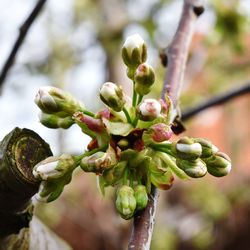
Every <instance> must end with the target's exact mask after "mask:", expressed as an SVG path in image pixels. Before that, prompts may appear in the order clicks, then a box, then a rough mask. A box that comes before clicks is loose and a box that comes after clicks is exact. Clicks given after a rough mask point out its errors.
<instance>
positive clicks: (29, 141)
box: [0, 128, 52, 238]
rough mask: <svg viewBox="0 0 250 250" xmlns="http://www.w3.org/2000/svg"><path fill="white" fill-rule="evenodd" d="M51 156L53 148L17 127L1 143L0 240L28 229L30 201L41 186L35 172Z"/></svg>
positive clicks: (33, 134) (38, 137)
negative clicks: (34, 174)
mask: <svg viewBox="0 0 250 250" xmlns="http://www.w3.org/2000/svg"><path fill="white" fill-rule="evenodd" d="M51 155H52V152H51V150H50V148H49V145H48V144H47V143H46V142H45V141H44V140H43V139H42V138H41V137H40V136H39V135H38V134H36V133H35V132H33V131H32V130H29V129H19V128H15V129H14V130H13V131H11V132H10V133H9V134H8V135H6V136H5V137H4V139H3V140H2V141H1V142H0V201H1V203H0V238H2V237H4V236H6V235H9V234H11V233H18V231H19V230H20V229H21V228H23V227H27V226H28V224H29V220H30V212H29V211H27V209H28V207H29V203H30V198H31V197H32V196H33V195H34V194H35V193H36V192H37V191H38V187H39V184H40V182H38V181H37V180H36V179H35V178H34V177H33V175H32V169H33V167H34V165H35V164H36V163H38V162H40V161H41V160H43V159H45V158H47V157H48V156H51Z"/></svg>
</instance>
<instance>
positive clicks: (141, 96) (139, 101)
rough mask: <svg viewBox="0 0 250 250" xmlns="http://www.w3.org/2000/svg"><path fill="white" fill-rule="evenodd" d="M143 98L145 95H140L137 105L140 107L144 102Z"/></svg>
mask: <svg viewBox="0 0 250 250" xmlns="http://www.w3.org/2000/svg"><path fill="white" fill-rule="evenodd" d="M142 98H143V95H139V98H138V102H137V105H139V104H140V103H141V101H142Z"/></svg>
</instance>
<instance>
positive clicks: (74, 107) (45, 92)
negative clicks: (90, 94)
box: [35, 86, 84, 129]
mask: <svg viewBox="0 0 250 250" xmlns="http://www.w3.org/2000/svg"><path fill="white" fill-rule="evenodd" d="M35 103H36V104H37V106H38V107H39V108H40V110H41V113H40V115H39V119H40V122H41V123H42V124H43V125H44V126H46V127H49V128H64V129H67V128H69V127H70V126H71V125H72V124H73V123H74V121H73V120H72V115H73V114H74V113H75V112H76V111H83V110H84V105H83V104H82V103H81V102H80V101H77V100H76V99H75V98H74V97H73V96H72V95H71V94H69V93H68V92H66V91H63V90H61V89H58V88H55V87H50V86H46V87H42V88H40V89H39V91H38V93H37V95H36V98H35Z"/></svg>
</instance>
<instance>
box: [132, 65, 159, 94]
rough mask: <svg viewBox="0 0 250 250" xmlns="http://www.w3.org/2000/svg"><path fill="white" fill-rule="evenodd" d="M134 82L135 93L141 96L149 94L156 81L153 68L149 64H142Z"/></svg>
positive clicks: (136, 72)
mask: <svg viewBox="0 0 250 250" xmlns="http://www.w3.org/2000/svg"><path fill="white" fill-rule="evenodd" d="M134 80H135V91H136V92H137V93H138V94H140V95H146V94H148V93H149V92H150V90H151V86H152V85H153V84H154V81H155V73H154V70H153V68H152V67H151V66H150V65H148V64H147V63H143V64H140V65H139V66H138V68H137V69H136V71H135V76H134Z"/></svg>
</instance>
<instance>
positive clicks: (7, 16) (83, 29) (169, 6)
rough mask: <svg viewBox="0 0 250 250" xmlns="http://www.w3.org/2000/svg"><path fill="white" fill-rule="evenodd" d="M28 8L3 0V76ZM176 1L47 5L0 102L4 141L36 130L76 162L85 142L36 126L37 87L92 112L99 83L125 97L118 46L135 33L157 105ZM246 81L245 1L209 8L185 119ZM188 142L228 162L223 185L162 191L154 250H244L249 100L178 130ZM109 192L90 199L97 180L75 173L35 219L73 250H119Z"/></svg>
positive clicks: (186, 94)
mask: <svg viewBox="0 0 250 250" xmlns="http://www.w3.org/2000/svg"><path fill="white" fill-rule="evenodd" d="M35 3H36V1H34V0H25V1H24V0H22V1H21V0H12V1H11V3H10V1H7V0H0V67H2V66H3V64H4V62H5V60H6V57H7V56H8V54H9V53H10V50H11V48H12V46H13V43H14V40H15V39H16V37H17V35H18V28H19V27H20V25H21V24H22V23H23V21H24V20H25V18H26V17H27V15H28V14H29V13H30V11H31V9H32V8H33V6H34V4H35ZM181 8H182V1H181V0H172V1H167V0H120V1H118V0H109V1H105V0H61V1H55V0H48V1H47V3H46V5H45V8H44V9H43V11H42V12H41V14H40V16H39V17H38V18H37V20H36V21H35V23H34V24H33V26H32V27H31V30H30V32H29V34H28V36H27V38H26V40H25V42H24V44H23V46H22V48H21V50H20V53H19V54H18V56H17V59H16V62H15V65H14V66H13V67H12V69H11V71H10V72H9V75H8V78H7V80H6V81H5V84H4V86H3V89H2V94H1V96H0V113H1V118H0V128H1V129H0V139H2V138H3V137H4V136H5V135H6V134H7V133H8V132H10V131H11V130H12V129H13V128H14V127H16V126H18V127H26V128H29V129H33V130H34V131H36V132H37V133H38V134H39V135H40V136H41V137H43V138H44V139H45V140H46V141H47V142H48V143H49V144H50V145H51V148H52V151H53V152H54V154H55V155H60V154H61V153H72V154H80V153H82V152H83V151H84V149H85V148H86V145H87V143H88V141H89V138H88V137H87V136H84V135H83V134H81V132H80V130H79V129H78V128H77V127H74V126H73V127H72V128H70V129H69V130H66V131H65V130H53V129H48V128H46V127H43V126H42V125H41V124H39V121H38V116H37V114H38V111H39V110H38V108H37V107H36V105H35V104H34V101H33V100H34V97H35V94H36V92H37V91H38V89H39V87H40V86H44V85H52V86H56V87H60V88H63V89H65V90H67V91H70V92H71V93H72V94H74V95H75V96H76V97H77V98H79V99H81V100H82V101H83V102H84V103H85V105H86V107H88V109H89V110H92V111H97V110H98V109H99V108H100V107H101V105H102V104H101V103H100V101H99V100H98V99H99V98H97V97H98V90H99V88H100V86H101V84H103V83H104V82H105V81H113V82H116V83H118V84H120V85H123V88H124V89H125V91H126V92H127V93H128V94H129V93H130V92H131V83H130V82H129V81H128V79H127V78H126V72H125V66H124V65H123V64H122V61H121V53H120V49H121V46H122V44H123V42H124V40H125V38H126V36H128V35H131V34H134V33H139V34H140V35H141V36H142V37H143V38H144V40H145V41H146V42H147V44H148V49H149V56H148V62H149V63H150V64H152V66H153V67H154V68H155V69H156V72H157V77H156V84H155V86H154V92H153V94H152V95H153V97H156V98H157V97H159V95H160V92H161V88H162V82H163V79H164V73H165V69H164V68H163V67H162V65H161V62H160V59H159V51H160V50H161V49H164V48H166V47H167V45H168V44H169V43H170V41H171V38H172V37H173V35H174V32H175V30H176V27H177V23H178V20H179V17H180V14H181ZM249 81H250V1H249V0H210V1H207V3H206V11H205V13H204V14H203V15H202V16H201V17H200V18H199V20H198V21H197V24H196V29H195V34H194V38H193V41H192V45H191V50H190V53H189V58H188V64H187V69H186V75H185V81H184V89H183V93H182V96H181V109H182V110H185V109H186V108H187V107H193V106H196V105H197V104H199V103H200V102H201V101H204V100H206V99H209V98H210V97H212V96H213V95H215V94H218V93H224V92H226V91H228V90H230V89H232V88H234V87H237V86H241V85H243V84H244V83H246V82H249ZM185 126H186V128H187V131H186V132H185V133H184V134H187V135H188V136H193V137H204V138H207V139H209V140H211V141H212V142H213V143H214V144H215V145H217V146H218V147H219V148H220V150H221V151H223V152H226V153H227V154H228V155H229V156H230V157H231V159H232V165H233V169H232V172H231V174H230V175H229V176H226V177H224V178H221V179H218V178H213V177H210V176H206V177H205V178H202V180H192V181H187V182H183V181H178V180H177V179H176V181H175V184H174V186H173V187H172V188H171V189H170V190H169V191H167V192H161V193H160V202H159V205H158V209H157V219H156V226H155V230H154V235H153V241H152V246H151V249H152V250H177V249H183V250H189V249H190V250H191V249H200V250H205V249H214V250H224V249H225V250H226V249H228V250H230V249H240V250H248V249H250V238H249V231H250V169H249V166H250V140H249V138H250V98H249V95H244V96H242V97H240V98H237V99H235V100H233V101H232V102H229V103H227V104H225V105H223V106H219V107H216V108H211V109H208V110H206V111H204V112H202V113H200V114H198V115H197V116H196V117H194V118H192V119H190V120H189V121H188V122H186V123H185ZM112 199H113V193H112V190H109V192H107V195H106V196H105V197H102V196H101V194H99V193H98V191H97V188H96V181H95V176H94V175H92V174H88V175H86V174H83V172H81V171H79V172H76V173H75V176H74V178H73V181H72V182H71V183H70V185H68V186H66V188H65V191H64V193H63V195H62V196H61V197H60V198H59V199H58V200H57V201H55V202H53V203H51V204H44V205H40V206H39V207H38V208H37V215H38V216H39V217H40V218H41V219H42V220H43V221H44V222H45V223H46V224H47V225H48V226H49V227H50V228H52V230H53V231H55V232H56V233H57V234H58V235H60V236H61V237H62V238H63V239H65V240H66V241H67V242H69V244H70V245H71V246H72V247H73V249H74V250H80V249H81V250H83V249H84V250H97V249H100V250H101V249H102V250H103V249H104V250H105V249H107V250H120V249H126V247H127V242H128V238H129V234H130V229H131V227H130V223H131V222H128V221H124V220H122V219H120V217H119V216H117V214H116V212H115V209H114V205H113V202H112Z"/></svg>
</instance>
